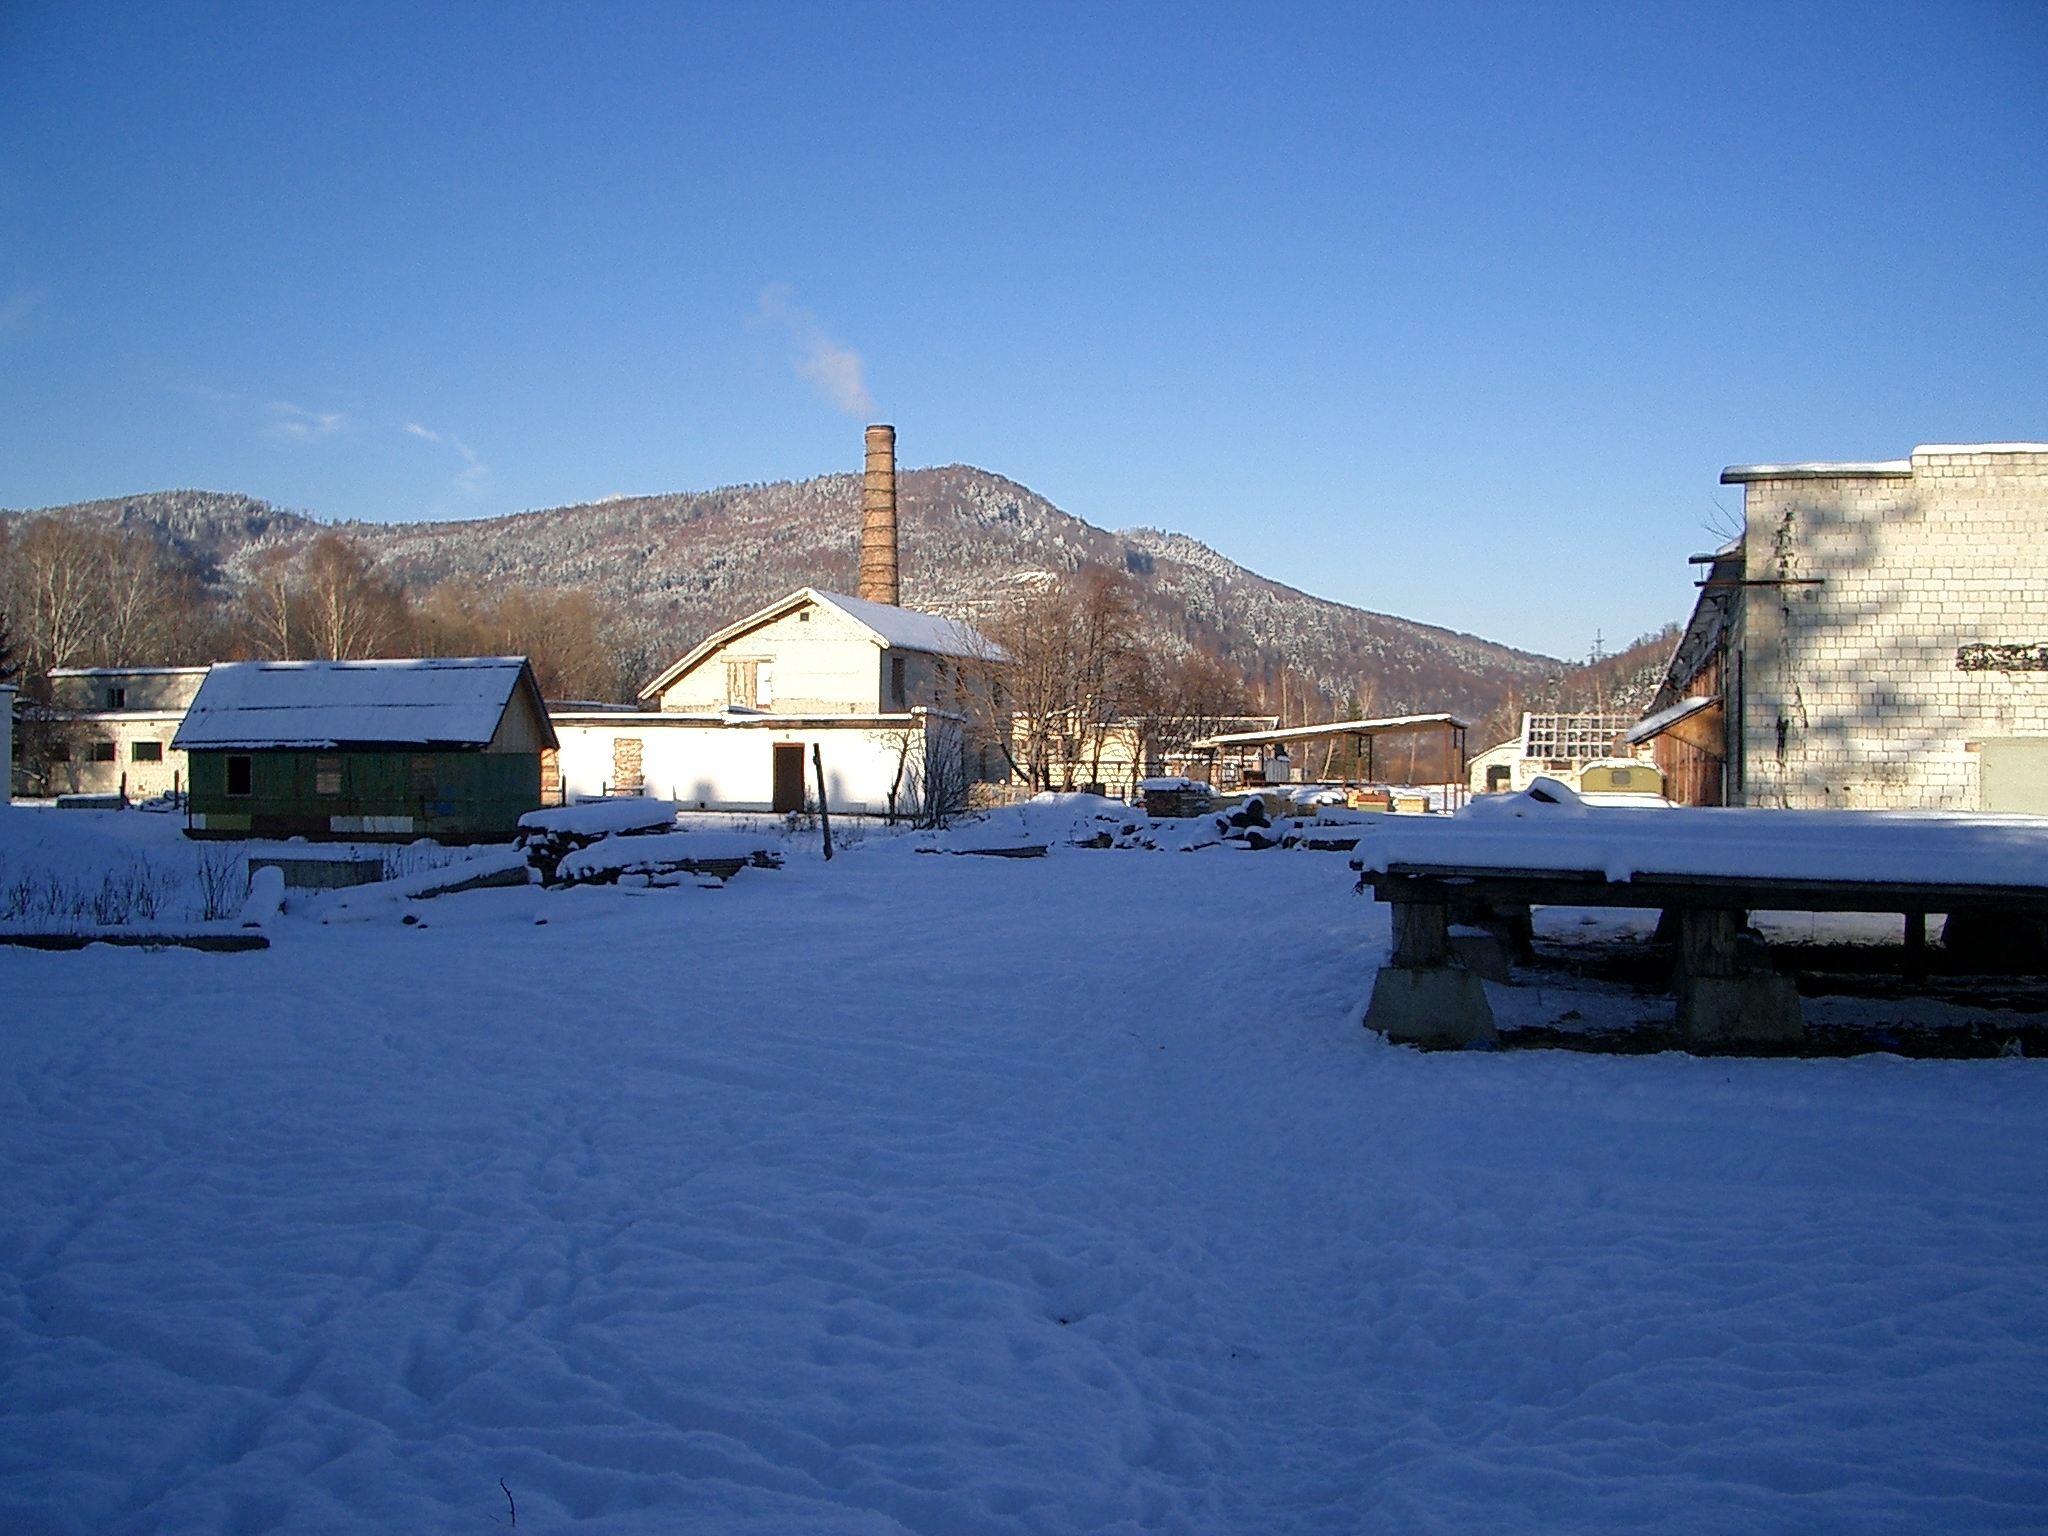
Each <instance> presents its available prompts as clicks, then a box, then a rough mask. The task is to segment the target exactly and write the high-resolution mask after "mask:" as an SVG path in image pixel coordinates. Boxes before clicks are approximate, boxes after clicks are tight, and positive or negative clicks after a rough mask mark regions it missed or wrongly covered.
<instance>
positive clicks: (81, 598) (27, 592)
mask: <svg viewBox="0 0 2048 1536" xmlns="http://www.w3.org/2000/svg"><path fill="white" fill-rule="evenodd" d="M102 552H103V551H102V540H101V538H100V536H98V535H96V534H94V533H92V532H91V531H90V530H88V529H86V528H84V527H82V526H80V525H79V524H77V523H75V522H72V521H70V520H69V519H67V518H58V517H39V518H36V519H35V520H34V521H32V522H30V523H29V524H28V525H27V527H26V528H24V529H23V531H22V535H21V538H20V539H19V540H18V541H17V543H16V545H15V549H14V559H13V561H12V562H11V563H12V565H13V568H14V585H15V587H16V590H17V592H18V594H19V595H18V598H17V601H18V603H19V605H20V609H21V614H22V618H23V621H24V627H25V633H24V635H23V640H24V643H25V645H26V647H27V660H28V664H29V667H30V669H31V670H32V671H34V672H37V673H47V672H49V671H50V669H51V668H53V667H70V666H78V665H81V664H84V663H87V662H89V661H90V660H91V651H92V641H93V630H94V627H95V614H94V596H95V593H94V588H95V587H96V586H97V585H98V583H97V580H96V578H97V575H98V572H97V570H96V567H97V566H98V565H99V563H100V558H101V555H102Z"/></svg>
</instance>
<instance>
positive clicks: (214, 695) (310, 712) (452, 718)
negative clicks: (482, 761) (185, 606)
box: [171, 656, 546, 751]
mask: <svg viewBox="0 0 2048 1536" xmlns="http://www.w3.org/2000/svg"><path fill="white" fill-rule="evenodd" d="M525 671H526V659H525V658H524V657H521V656H447V657H433V658H429V659H426V660H418V661H233V662H223V663H221V664H219V665H217V666H215V667H213V668H212V669H211V670H210V671H209V672H208V673H207V674H206V681H205V682H203V683H201V684H200V685H199V694H198V696H197V697H196V698H194V699H193V700H192V706H191V708H190V709H188V710H187V711H186V712H185V723H184V724H183V725H182V726H181V727H179V729H178V734H177V736H176V738H175V739H174V740H173V741H172V743H171V745H172V746H174V747H178V748H180V749H182V750H185V751H191V750H193V749H195V748H196V749H199V750H201V751H215V750H220V749H224V748H243V749H250V750H254V749H264V748H278V747H299V748H319V747H340V746H344V745H373V744H380V743H388V744H390V745H393V746H450V747H482V746H487V745H488V744H489V743H490V740H491V738H492V737H493V736H494V735H496V734H497V730H498V722H499V721H500V720H502V719H503V718H504V715H505V708H506V706H507V705H508V704H510V703H511V701H512V693H513V690H514V689H516V688H517V687H518V686H519V679H520V677H521V675H522V674H523V673H524V672H525ZM536 697H537V695H536ZM542 718H543V720H545V718H546V717H545V715H543V717H542Z"/></svg>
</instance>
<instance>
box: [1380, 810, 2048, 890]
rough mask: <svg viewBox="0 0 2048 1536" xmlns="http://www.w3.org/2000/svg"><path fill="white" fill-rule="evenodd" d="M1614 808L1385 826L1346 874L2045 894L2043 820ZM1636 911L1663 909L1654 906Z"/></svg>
mask: <svg viewBox="0 0 2048 1536" xmlns="http://www.w3.org/2000/svg"><path fill="white" fill-rule="evenodd" d="M1606 798H1607V797H1605V796H1602V797H1600V799H1601V800H1602V801H1605V800H1606ZM1631 798H1632V799H1635V800H1648V799H1649V797H1647V796H1640V795H1638V796H1633V797H1631ZM1620 799H1621V797H1619V796H1617V797H1615V802H1616V803H1615V804H1613V805H1608V804H1598V803H1595V802H1593V801H1589V800H1588V799H1587V798H1586V797H1585V796H1582V795H1580V794H1577V793H1576V792H1574V791H1573V790H1571V789H1570V788H1568V787H1567V786H1565V785H1563V784H1560V783H1558V782H1557V781H1556V780H1554V779H1538V780H1537V781H1536V782H1535V783H1534V784H1533V785H1532V786H1531V787H1530V789H1529V790H1528V791H1527V792H1526V793H1523V794H1519V795H1489V796H1487V797H1485V798H1483V799H1478V800H1474V801H1473V802H1472V804H1471V805H1470V806H1469V807H1468V808H1467V809H1465V810H1463V811H1460V812H1459V813H1458V814H1457V815H1455V816H1438V817H1422V816H1390V817H1386V818H1384V820H1382V821H1379V822H1376V823H1374V824H1373V826H1372V828H1371V833H1370V835H1369V836H1361V837H1360V839H1359V842H1358V856H1357V857H1356V859H1354V860H1353V863H1354V865H1355V867H1357V868H1359V869H1363V870H1369V871H1376V872H1379V871H1385V870H1388V869H1391V868H1395V867H1404V868H1405V867H1421V868H1437V869H1442V868H1453V869H1456V870H1458V871H1459V872H1461V873H1463V874H1468V875H1476V874H1481V873H1488V872H1508V871H1516V870H1530V871H1554V872H1567V873H1572V872H1580V871H1584V872H1589V873H1598V874H1602V875H1604V876H1605V877H1606V879H1607V880H1608V881H1609V882H1612V883H1620V882H1626V881H1630V880H1633V879H1634V878H1635V877H1636V876H1639V875H1649V876H1684V875H1690V876H1699V877H1703V878H1711V879H1759V880H1764V879H1768V880H1804V881H1825V882H1868V883H1872V884H1888V885H1962V886H1984V885H1995V886H2014V887H2036V888H2039V887H2044V886H2048V817H2041V816H2021V815H2008V816H1997V815H1973V814H1968V813H1962V812H1953V811H1781V810H1747V809H1745V810H1720V809H1711V810H1702V809H1690V808H1681V809H1676V810H1666V811H1660V813H1659V814H1658V815H1655V816H1646V815H1644V814H1643V812H1642V811H1641V810H1640V809H1629V808H1625V807H1624V806H1622V805H1621V804H1620V803H1619V802H1620ZM1644 904H1645V905H1647V906H1659V905H1662V903H1661V902H1660V901H1658V900H1657V899H1656V898H1655V897H1654V896H1650V897H1647V898H1646V899H1645V902H1644Z"/></svg>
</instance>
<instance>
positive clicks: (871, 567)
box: [857, 425, 902, 608]
mask: <svg viewBox="0 0 2048 1536" xmlns="http://www.w3.org/2000/svg"><path fill="white" fill-rule="evenodd" d="M860 504H861V525H860V591H859V593H858V594H857V595H858V596H860V597H863V598H865V599H867V601H869V602H871V603H887V604H889V606H890V607H892V608H893V607H895V606H896V605H897V602H898V600H899V599H900V598H901V596H902V589H901V586H900V585H899V583H898V578H897V569H896V429H895V428H894V427H889V426H881V425H876V426H872V427H869V428H868V466H867V475H866V477H865V479H864V480H863V481H862V484H861V498H860Z"/></svg>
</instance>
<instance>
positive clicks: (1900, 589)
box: [1630, 443, 2048, 813]
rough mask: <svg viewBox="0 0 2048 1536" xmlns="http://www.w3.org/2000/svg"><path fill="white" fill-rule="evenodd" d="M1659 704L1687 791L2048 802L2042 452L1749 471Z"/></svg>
mask: <svg viewBox="0 0 2048 1536" xmlns="http://www.w3.org/2000/svg"><path fill="white" fill-rule="evenodd" d="M1721 480H1722V483H1723V484H1725V485H1739V486H1741V487H1742V488H1743V507H1744V519H1743V532H1742V535H1741V536H1740V537H1739V538H1737V539H1736V540H1734V541H1732V542H1731V543H1730V544H1728V545H1727V546H1726V547H1725V548H1723V549H1721V550H1718V551H1716V552H1715V553H1714V554H1711V555H1700V556H1695V557H1694V561H1695V564H1696V565H1698V566H1700V567H1701V568H1703V569H1704V570H1705V572H1706V576H1705V579H1704V580H1703V581H1702V582H1701V583H1700V588H1701V590H1700V601H1699V604H1698V607H1697V608H1696V609H1695V611H1694V614H1693V618H1692V622H1691V624H1690V625H1689V626H1688V628H1687V630H1686V633H1685V635H1684V636H1683V637H1682V638H1681V640H1680V642H1679V645H1678V649H1677V652H1676V654H1675V655H1674V657H1673V659H1672V663H1671V668H1670V670H1669V672H1668V673H1667V674H1666V677H1665V680H1664V684H1663V686H1662V687H1661V688H1660V689H1659V691H1658V694H1657V697H1656V698H1655V700H1653V701H1652V703H1651V705H1650V711H1649V714H1648V715H1647V716H1646V718H1645V719H1644V721H1643V722H1642V724H1641V725H1639V726H1638V727H1637V728H1636V729H1635V730H1634V731H1632V732H1631V733H1630V735H1631V737H1632V738H1633V739H1635V740H1638V741H1650V740H1653V741H1655V742H1656V744H1657V752H1658V761H1659V764H1660V766H1663V767H1664V768H1665V773H1666V778H1667V781H1668V782H1669V783H1670V784H1671V793H1672V795H1673V798H1674V799H1682V800H1685V801H1689V802H1690V803H1694V804H1729V805H1756V806H1790V807H1799V808H1818V807H1828V806H1840V807H1847V808H1854V809H1873V808H1874V809H1892V808H1895V809H1941V810H1987V811H2032V812H2044V813H2048V444H2041V443H1983V444H1975V445H1968V446H1959V447H1922V448H1916V449H1914V450H1913V454H1912V457H1911V458H1908V459H1897V460H1892V461H1889V462H1885V463H1876V464H1744V465H1736V466H1733V467H1731V468H1729V469H1727V470H1726V471H1724V472H1723V473H1722V476H1721Z"/></svg>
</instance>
